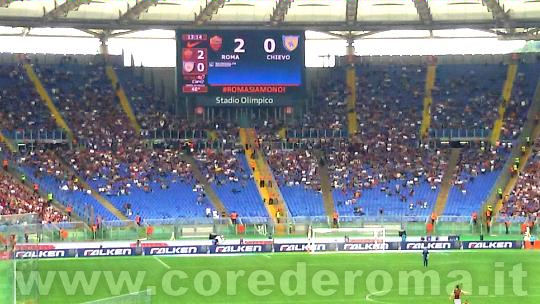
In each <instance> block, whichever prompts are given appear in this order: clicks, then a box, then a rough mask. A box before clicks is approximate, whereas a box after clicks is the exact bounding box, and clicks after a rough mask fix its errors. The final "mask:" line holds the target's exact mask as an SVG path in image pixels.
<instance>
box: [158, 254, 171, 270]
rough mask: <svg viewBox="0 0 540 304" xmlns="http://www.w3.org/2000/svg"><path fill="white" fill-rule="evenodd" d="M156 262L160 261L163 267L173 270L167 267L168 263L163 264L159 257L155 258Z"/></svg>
mask: <svg viewBox="0 0 540 304" xmlns="http://www.w3.org/2000/svg"><path fill="white" fill-rule="evenodd" d="M154 260H156V261H158V262H159V263H160V264H161V265H163V267H165V268H167V269H171V266H169V265H167V263H165V262H163V261H162V260H161V259H160V258H159V257H157V256H154Z"/></svg>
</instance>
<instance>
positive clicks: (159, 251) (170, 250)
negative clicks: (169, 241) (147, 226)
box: [150, 247, 198, 255]
mask: <svg viewBox="0 0 540 304" xmlns="http://www.w3.org/2000/svg"><path fill="white" fill-rule="evenodd" d="M197 252H198V248H197V247H161V248H151V249H150V255H173V254H194V253H197Z"/></svg>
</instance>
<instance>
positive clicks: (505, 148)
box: [453, 144, 511, 193]
mask: <svg viewBox="0 0 540 304" xmlns="http://www.w3.org/2000/svg"><path fill="white" fill-rule="evenodd" d="M472 145H473V146H471V147H466V148H464V149H462V151H461V153H460V158H459V161H458V163H457V170H456V173H455V174H454V176H453V184H454V186H456V187H458V188H459V189H460V190H461V191H462V192H463V193H466V191H467V184H468V183H472V182H474V180H475V179H476V178H478V177H479V176H482V175H483V174H486V173H490V172H496V171H499V170H501V169H502V167H503V165H504V163H505V161H506V159H507V158H508V155H509V153H510V148H511V146H510V145H506V144H505V145H501V146H500V147H487V146H477V145H474V144H472Z"/></svg>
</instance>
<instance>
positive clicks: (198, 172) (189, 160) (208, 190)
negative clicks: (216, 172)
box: [182, 154, 228, 215]
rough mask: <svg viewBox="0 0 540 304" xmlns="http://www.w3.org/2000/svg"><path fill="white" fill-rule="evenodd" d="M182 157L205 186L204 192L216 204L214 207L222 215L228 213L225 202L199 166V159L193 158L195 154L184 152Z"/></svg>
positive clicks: (199, 181)
mask: <svg viewBox="0 0 540 304" xmlns="http://www.w3.org/2000/svg"><path fill="white" fill-rule="evenodd" d="M182 159H183V160H184V161H185V162H186V163H188V164H189V165H190V166H191V172H193V176H194V177H195V179H196V180H197V182H198V183H199V184H201V185H202V186H203V189H204V193H206V195H208V198H209V199H210V201H211V202H212V205H214V208H215V209H216V210H217V211H218V212H219V214H220V215H221V214H223V213H224V212H225V213H226V214H228V213H227V210H226V209H225V205H223V202H222V201H221V199H220V198H219V197H218V196H217V194H216V192H215V191H214V188H212V186H211V185H210V183H209V182H208V180H207V179H206V178H205V177H204V176H203V174H202V172H201V169H200V168H199V165H198V164H197V161H196V160H195V159H194V158H193V156H191V155H186V154H184V155H183V156H182Z"/></svg>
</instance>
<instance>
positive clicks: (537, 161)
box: [502, 138, 540, 217]
mask: <svg viewBox="0 0 540 304" xmlns="http://www.w3.org/2000/svg"><path fill="white" fill-rule="evenodd" d="M539 181H540V138H537V139H536V142H535V146H534V147H533V155H531V159H530V160H529V162H528V163H527V164H526V165H525V168H524V169H523V171H522V172H521V174H520V175H519V176H518V180H517V183H516V185H515V187H514V189H513V190H512V191H511V192H510V195H509V196H508V197H507V198H505V202H504V207H503V210H502V213H503V214H506V215H509V216H528V215H533V216H534V217H536V216H538V212H539V211H540V183H539Z"/></svg>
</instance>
